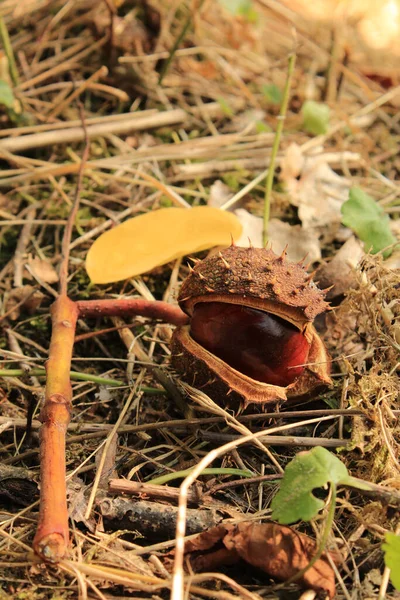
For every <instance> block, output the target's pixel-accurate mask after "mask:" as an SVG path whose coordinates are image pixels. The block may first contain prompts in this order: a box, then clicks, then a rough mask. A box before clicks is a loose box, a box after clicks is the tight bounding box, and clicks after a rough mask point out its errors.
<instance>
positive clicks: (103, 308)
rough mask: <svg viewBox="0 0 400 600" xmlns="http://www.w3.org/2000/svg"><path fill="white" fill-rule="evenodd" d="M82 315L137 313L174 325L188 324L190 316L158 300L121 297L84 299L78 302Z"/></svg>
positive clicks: (107, 315)
mask: <svg viewBox="0 0 400 600" xmlns="http://www.w3.org/2000/svg"><path fill="white" fill-rule="evenodd" d="M76 305H77V307H78V311H79V316H80V317H121V316H123V317H129V316H130V315H136V316H141V317H147V318H149V319H160V320H161V321H165V322H166V323H171V324H172V325H186V324H187V323H188V322H189V318H188V316H187V315H186V314H185V313H184V312H183V311H182V310H181V309H180V308H179V306H174V305H172V304H168V302H162V301H157V300H145V299H144V298H121V299H120V300H82V301H78V302H77V303H76Z"/></svg>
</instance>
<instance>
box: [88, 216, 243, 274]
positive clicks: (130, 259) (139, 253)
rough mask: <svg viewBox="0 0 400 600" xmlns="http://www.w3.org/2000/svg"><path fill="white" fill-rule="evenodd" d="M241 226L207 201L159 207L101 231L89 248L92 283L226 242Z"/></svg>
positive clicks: (144, 269)
mask: <svg viewBox="0 0 400 600" xmlns="http://www.w3.org/2000/svg"><path fill="white" fill-rule="evenodd" d="M241 232H242V226H241V225H240V222H239V221H238V219H237V218H236V217H235V215H232V214H231V213H228V212H224V211H222V210H219V209H217V208H212V207H211V206H197V207H195V208H191V209H186V208H161V209H159V210H153V211H151V212H148V213H146V214H144V215H140V216H139V217H135V218H133V219H128V220H127V221H125V222H124V223H122V224H121V225H118V226H117V227H115V228H114V229H111V230H110V231H106V232H105V233H103V235H101V236H100V237H99V238H98V239H97V240H96V241H95V242H94V244H93V245H92V247H91V248H90V250H89V252H88V255H87V257H86V269H87V272H88V274H89V277H90V279H91V280H92V282H93V283H112V282H115V281H121V280H122V279H127V278H129V277H135V276H136V275H140V274H141V273H145V272H147V271H150V270H151V269H154V268H155V267H158V266H160V265H164V264H166V263H168V262H170V261H171V260H174V259H176V258H179V257H181V256H185V255H187V254H191V253H194V252H200V251H201V250H207V249H208V248H212V247H213V246H229V245H230V244H231V241H232V238H233V239H234V240H237V239H238V237H239V236H240V234H241Z"/></svg>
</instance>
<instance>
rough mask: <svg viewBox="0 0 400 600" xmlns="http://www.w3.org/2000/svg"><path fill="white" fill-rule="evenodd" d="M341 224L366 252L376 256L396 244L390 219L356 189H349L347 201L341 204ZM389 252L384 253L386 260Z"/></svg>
mask: <svg viewBox="0 0 400 600" xmlns="http://www.w3.org/2000/svg"><path fill="white" fill-rule="evenodd" d="M341 210H342V223H343V225H346V226H347V227H350V229H352V230H353V231H354V233H356V235H357V236H358V237H359V238H360V240H362V241H363V242H364V244H365V249H366V250H367V251H369V250H371V252H372V254H376V253H377V252H379V251H380V250H382V249H383V248H386V247H387V246H390V245H391V244H394V243H395V242H396V238H395V237H394V235H393V234H392V232H391V231H390V219H389V217H388V215H386V214H385V212H384V211H383V209H382V208H381V207H380V206H379V204H377V203H376V202H375V200H374V199H373V198H371V196H369V195H368V194H366V193H365V192H363V191H362V190H360V189H359V188H357V187H353V188H351V189H350V193H349V199H348V200H347V201H346V202H345V203H344V204H342V209H341ZM390 254H391V250H387V251H386V252H384V254H383V256H384V257H385V258H386V257H387V256H389V255H390Z"/></svg>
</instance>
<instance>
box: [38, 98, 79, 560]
mask: <svg viewBox="0 0 400 600" xmlns="http://www.w3.org/2000/svg"><path fill="white" fill-rule="evenodd" d="M80 111H81V119H82V126H83V129H84V132H85V137H86V145H85V149H84V152H83V156H82V162H81V165H80V168H79V176H78V183H77V186H76V192H75V199H74V204H73V206H72V210H71V213H70V215H69V218H68V222H67V225H66V227H65V231H64V237H63V241H62V255H63V258H62V262H61V267H60V295H59V297H58V298H57V300H56V301H55V302H54V304H53V305H52V307H51V318H52V333H51V341H50V351H49V360H48V361H47V363H46V372H47V380H46V394H45V400H44V405H43V408H42V411H41V415H40V420H41V421H42V423H43V425H42V427H41V430H40V511H39V522H38V527H37V531H36V535H35V538H34V540H33V549H34V550H35V552H36V553H37V554H38V555H39V556H40V557H41V558H43V559H44V560H46V561H49V562H52V563H56V562H59V561H60V560H61V559H62V558H63V557H64V556H65V554H66V551H67V547H68V540H69V535H68V510H67V488H66V481H65V471H66V469H65V435H66V431H67V427H68V423H69V421H70V410H71V402H72V387H71V381H70V369H71V359H72V352H73V347H74V338H75V329H76V322H77V319H78V309H77V306H76V304H75V302H72V300H70V299H69V298H68V296H67V284H68V261H69V246H70V242H71V236H72V228H73V225H74V221H75V217H76V213H77V211H78V207H79V197H80V192H81V187H82V178H83V170H84V167H85V163H86V161H87V157H88V153H89V142H88V138H87V133H86V127H85V119H84V114H83V109H82V108H80Z"/></svg>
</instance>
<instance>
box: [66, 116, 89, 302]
mask: <svg viewBox="0 0 400 600" xmlns="http://www.w3.org/2000/svg"><path fill="white" fill-rule="evenodd" d="M79 108H80V113H81V120H82V127H83V131H84V134H85V148H84V150H83V154H82V160H81V164H80V167H79V173H78V183H77V185H76V191H75V198H74V204H73V206H72V209H71V212H70V214H69V217H68V221H67V224H66V226H65V230H64V237H63V241H62V261H61V266H60V294H61V295H62V296H66V295H67V285H68V262H69V252H70V248H69V246H70V243H71V237H72V229H73V227H74V223H75V218H76V215H77V212H78V208H79V199H80V195H81V189H82V180H83V171H84V169H85V164H86V162H87V159H88V156H89V148H90V146H89V138H88V134H87V130H86V124H85V117H84V114H83V108H82V106H81V105H80V106H79Z"/></svg>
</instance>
